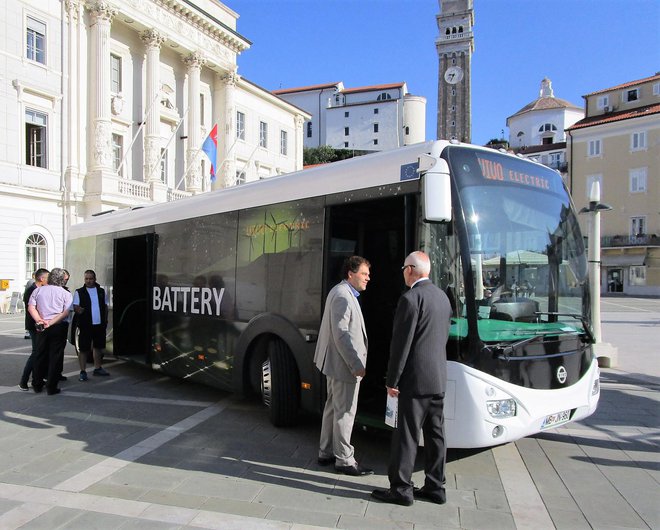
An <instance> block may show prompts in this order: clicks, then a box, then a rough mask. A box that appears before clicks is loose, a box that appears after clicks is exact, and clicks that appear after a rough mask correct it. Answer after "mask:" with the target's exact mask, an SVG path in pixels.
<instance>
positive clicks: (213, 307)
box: [151, 286, 225, 316]
mask: <svg viewBox="0 0 660 530" xmlns="http://www.w3.org/2000/svg"><path fill="white" fill-rule="evenodd" d="M224 294H225V288H224V287H222V288H220V289H216V288H215V287H185V286H181V287H154V289H153V299H152V306H151V307H152V308H153V310H154V311H165V312H170V313H190V314H193V315H215V316H220V304H221V302H222V297H223V296H224Z"/></svg>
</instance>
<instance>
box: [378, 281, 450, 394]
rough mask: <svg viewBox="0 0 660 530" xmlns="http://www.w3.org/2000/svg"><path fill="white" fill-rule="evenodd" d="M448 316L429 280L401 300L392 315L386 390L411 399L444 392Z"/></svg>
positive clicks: (442, 297)
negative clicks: (397, 390) (405, 395)
mask: <svg viewBox="0 0 660 530" xmlns="http://www.w3.org/2000/svg"><path fill="white" fill-rule="evenodd" d="M451 314H452V311H451V306H450V304H449V299H448V298H447V295H446V294H445V293H444V292H442V290H440V289H439V288H438V287H436V286H435V285H434V284H433V283H432V282H431V281H430V280H423V281H421V282H418V283H416V284H415V285H414V286H413V288H412V289H410V290H408V291H407V292H406V293H405V294H403V295H402V296H401V298H400V299H399V303H398V305H397V308H396V313H395V315H394V324H393V329H392V342H391V343H390V361H389V364H388V368H387V379H386V385H387V386H388V387H390V388H398V389H399V391H400V392H403V393H406V394H409V395H415V396H423V395H429V394H440V393H443V392H444V391H445V387H446V382H447V337H448V335H449V321H450V318H451Z"/></svg>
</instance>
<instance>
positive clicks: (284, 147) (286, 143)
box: [280, 131, 289, 156]
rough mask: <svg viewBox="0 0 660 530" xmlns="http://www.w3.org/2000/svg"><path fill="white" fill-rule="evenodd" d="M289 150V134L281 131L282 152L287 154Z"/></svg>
mask: <svg viewBox="0 0 660 530" xmlns="http://www.w3.org/2000/svg"><path fill="white" fill-rule="evenodd" d="M288 151H289V134H288V133H287V132H286V131H280V154H281V155H284V156H286V155H287V153H288Z"/></svg>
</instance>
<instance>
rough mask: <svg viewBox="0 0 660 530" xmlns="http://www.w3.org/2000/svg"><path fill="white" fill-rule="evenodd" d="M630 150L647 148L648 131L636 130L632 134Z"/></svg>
mask: <svg viewBox="0 0 660 530" xmlns="http://www.w3.org/2000/svg"><path fill="white" fill-rule="evenodd" d="M630 150H631V151H642V150H646V131H641V132H634V133H632V134H631V135H630Z"/></svg>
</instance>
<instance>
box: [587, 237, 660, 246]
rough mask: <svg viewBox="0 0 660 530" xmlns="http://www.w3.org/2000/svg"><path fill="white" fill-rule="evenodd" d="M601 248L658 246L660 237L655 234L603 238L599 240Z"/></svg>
mask: <svg viewBox="0 0 660 530" xmlns="http://www.w3.org/2000/svg"><path fill="white" fill-rule="evenodd" d="M600 246H601V247H640V246H652V247H658V246H660V237H658V236H656V235H655V234H643V235H638V236H623V235H618V236H603V237H601V238H600Z"/></svg>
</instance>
